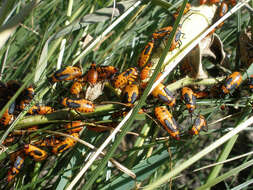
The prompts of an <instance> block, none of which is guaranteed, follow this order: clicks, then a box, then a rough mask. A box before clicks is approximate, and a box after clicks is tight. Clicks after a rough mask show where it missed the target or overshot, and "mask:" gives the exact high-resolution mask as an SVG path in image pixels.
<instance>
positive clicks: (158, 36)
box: [152, 26, 173, 40]
mask: <svg viewBox="0 0 253 190" xmlns="http://www.w3.org/2000/svg"><path fill="white" fill-rule="evenodd" d="M172 30H173V28H172V26H167V27H163V28H160V29H159V30H158V31H157V32H154V33H153V34H152V37H153V38H154V39H155V40H157V39H161V38H163V37H165V36H167V35H169V34H170V33H171V31H172Z"/></svg>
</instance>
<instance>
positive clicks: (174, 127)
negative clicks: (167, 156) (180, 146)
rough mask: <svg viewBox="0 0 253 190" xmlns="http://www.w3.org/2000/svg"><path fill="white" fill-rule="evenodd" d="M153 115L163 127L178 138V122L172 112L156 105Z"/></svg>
mask: <svg viewBox="0 0 253 190" xmlns="http://www.w3.org/2000/svg"><path fill="white" fill-rule="evenodd" d="M155 116H156V118H157V119H158V121H159V122H160V123H161V124H162V126H163V127H164V129H165V130H166V131H167V132H168V133H169V134H170V135H171V136H172V137H173V138H174V139H176V140H179V139H180V137H179V130H178V128H179V127H178V124H177V122H176V121H175V119H174V118H173V116H172V114H171V113H170V112H169V111H168V110H167V109H166V108H165V107H161V106H160V107H156V108H155Z"/></svg>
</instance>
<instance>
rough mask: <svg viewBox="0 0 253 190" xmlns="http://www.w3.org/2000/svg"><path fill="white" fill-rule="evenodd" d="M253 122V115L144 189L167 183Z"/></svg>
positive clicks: (147, 189) (148, 189)
mask: <svg viewBox="0 0 253 190" xmlns="http://www.w3.org/2000/svg"><path fill="white" fill-rule="evenodd" d="M252 123H253V117H250V118H249V119H248V120H246V121H245V122H243V123H242V124H240V125H238V126H237V127H235V128H234V129H233V130H232V131H230V132H228V133H227V134H226V135H224V136H223V137H221V138H220V139H218V140H217V141H215V142H214V143H212V144H211V145H209V146H208V147H206V148H205V149H203V150H202V151H200V152H198V153H197V154H195V155H194V156H193V157H192V158H190V159H188V160H187V161H185V162H184V163H182V164H181V165H180V166H178V167H176V168H175V169H173V170H172V171H171V172H169V173H167V174H165V175H164V176H163V177H162V178H160V179H159V180H157V181H156V182H154V183H153V184H151V185H149V186H147V187H146V188H144V189H145V190H150V189H155V188H157V187H158V186H160V185H161V184H163V183H165V182H166V181H168V180H170V179H171V178H172V177H174V176H176V175H177V174H179V173H180V172H181V171H183V170H184V169H186V168H188V167H189V166H190V165H192V164H193V163H195V162H197V161H198V160H199V159H201V158H202V157H203V156H205V155H207V154H208V153H209V152H211V151H213V150H214V149H216V148H217V147H219V146H220V145H222V144H223V143H225V142H226V141H227V140H229V139H230V138H231V137H233V136H234V135H236V134H238V133H239V132H241V131H242V130H244V129H245V128H246V127H248V126H249V125H251V124H252Z"/></svg>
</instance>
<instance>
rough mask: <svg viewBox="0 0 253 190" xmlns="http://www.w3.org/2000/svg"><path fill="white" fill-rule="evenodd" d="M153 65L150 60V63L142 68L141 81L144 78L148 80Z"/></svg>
mask: <svg viewBox="0 0 253 190" xmlns="http://www.w3.org/2000/svg"><path fill="white" fill-rule="evenodd" d="M152 66H153V65H152V63H151V62H149V63H148V64H146V66H145V67H143V69H142V70H141V73H140V79H141V81H144V80H146V79H147V78H149V77H150V73H151V70H152Z"/></svg>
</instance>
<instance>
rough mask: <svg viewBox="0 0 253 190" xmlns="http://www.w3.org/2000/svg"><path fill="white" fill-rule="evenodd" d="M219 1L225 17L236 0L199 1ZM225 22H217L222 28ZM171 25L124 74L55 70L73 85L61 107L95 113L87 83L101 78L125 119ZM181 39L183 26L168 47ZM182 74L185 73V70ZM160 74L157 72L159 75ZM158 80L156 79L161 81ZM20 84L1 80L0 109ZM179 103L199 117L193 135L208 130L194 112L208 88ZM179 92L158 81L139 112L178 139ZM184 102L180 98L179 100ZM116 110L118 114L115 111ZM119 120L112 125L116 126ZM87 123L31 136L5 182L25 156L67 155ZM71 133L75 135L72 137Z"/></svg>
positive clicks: (189, 91)
mask: <svg viewBox="0 0 253 190" xmlns="http://www.w3.org/2000/svg"><path fill="white" fill-rule="evenodd" d="M214 3H220V8H219V17H222V16H223V15H224V14H225V13H226V12H227V11H228V7H229V6H234V5H235V4H236V1H232V0H230V1H224V2H220V1H212V0H206V1H200V4H201V5H202V4H214ZM190 8H191V7H190V4H187V6H186V9H185V11H184V14H186V13H187V12H188V11H189V10H190ZM174 17H175V18H177V17H178V13H175V14H174ZM221 26H222V25H219V27H221ZM172 29H173V28H172V26H167V27H164V28H161V29H159V30H157V31H156V32H154V33H153V34H152V35H151V37H150V40H149V42H148V43H147V44H146V46H145V47H144V49H143V50H142V52H141V53H140V55H139V59H138V67H130V68H127V69H126V70H124V71H123V72H118V69H117V68H115V67H114V66H97V65H96V64H95V63H92V64H91V66H90V68H89V69H88V70H87V72H86V73H84V74H83V73H82V69H81V68H80V67H77V66H67V67H64V68H62V69H60V70H58V71H56V72H55V73H54V74H53V75H52V76H51V77H50V82H51V83H59V82H67V81H71V87H70V90H69V97H64V98H63V99H62V100H61V104H62V106H64V107H65V108H67V109H69V110H75V111H76V112H78V113H81V114H82V113H91V112H95V108H96V105H97V104H99V103H97V104H95V103H94V102H93V101H91V100H88V99H85V98H83V95H82V94H83V93H84V87H85V86H86V87H87V86H91V87H92V86H95V85H96V84H97V83H98V82H102V83H105V82H109V85H110V86H111V87H113V88H114V89H119V92H120V93H118V95H119V96H120V101H121V103H122V104H124V105H125V107H124V108H123V109H121V110H120V111H119V112H114V113H113V114H111V113H109V114H111V118H112V119H115V118H117V119H119V120H120V119H122V116H124V114H125V113H127V111H129V109H130V108H132V107H133V106H134V104H135V103H136V101H137V100H138V98H139V97H140V95H141V94H142V92H143V90H144V89H145V88H146V86H147V84H148V82H149V80H150V77H151V76H152V74H153V69H154V64H153V63H152V54H153V53H154V51H155V49H156V47H158V46H159V44H161V43H162V42H163V40H164V39H166V38H168V36H169V35H170V33H171V31H172ZM181 37H182V32H181V31H180V29H178V30H177V31H176V34H175V37H174V39H173V41H172V44H171V47H170V51H173V50H174V49H176V48H178V47H179V46H180V38H181ZM182 73H183V71H182ZM161 75H162V73H159V75H158V77H157V79H158V78H159V77H160V76H161ZM157 79H156V80H157ZM242 82H243V80H242V75H241V73H240V72H233V73H232V74H230V75H229V76H228V77H227V79H226V80H225V81H224V82H222V83H220V84H219V86H218V92H217V94H219V95H220V96H223V97H224V96H225V95H229V94H231V93H232V92H233V91H234V90H236V89H237V88H238V87H239V86H240V85H241V84H242ZM249 83H250V89H251V90H252V89H253V76H250V80H249ZM19 87H20V84H18V83H17V82H14V81H10V82H7V83H6V84H4V83H1V84H0V90H1V92H8V93H5V94H8V97H7V99H6V97H5V96H3V95H2V94H0V95H1V96H0V100H1V107H3V106H4V105H5V104H6V103H7V101H8V100H9V99H10V98H11V97H12V95H14V94H15V92H16V91H17V90H18V89H19ZM180 91H181V101H182V102H183V103H184V104H185V107H186V109H187V110H188V112H189V114H190V115H191V116H194V117H195V120H194V122H193V124H192V126H191V127H190V128H189V134H191V135H198V134H199V132H200V131H201V130H204V131H207V122H206V119H205V117H204V116H203V115H201V114H196V113H195V110H196V107H197V103H196V101H197V99H198V98H203V97H208V96H211V94H212V93H210V92H207V91H206V92H194V90H193V88H190V87H183V88H182V89H181V90H180ZM175 94H176V93H174V94H173V93H172V92H171V91H170V90H169V89H168V88H167V87H166V85H165V82H164V81H162V82H160V83H159V84H158V85H157V86H156V87H155V89H154V90H153V91H152V92H151V96H152V97H153V98H154V99H152V98H151V100H150V99H148V100H147V105H149V106H147V107H145V108H144V109H142V110H141V111H140V112H139V113H145V114H148V112H149V113H151V114H153V115H154V116H155V119H154V120H156V121H158V122H159V123H160V124H161V126H162V127H163V128H164V129H165V130H166V131H167V132H168V133H169V135H170V136H171V137H172V138H173V139H176V140H180V136H181V132H180V126H179V125H178V123H177V121H176V119H175V118H174V117H173V110H174V109H175V106H176V105H177V98H176V96H175ZM33 98H34V89H33V87H32V86H29V87H28V88H26V89H25V90H23V92H22V93H21V95H20V96H19V97H18V98H17V99H16V101H15V102H13V103H12V104H11V105H10V106H9V108H8V109H7V110H6V111H5V112H4V114H3V116H2V117H1V119H0V124H1V126H8V125H10V124H11V123H12V122H13V120H14V118H15V115H17V113H19V112H21V111H23V110H24V109H26V107H27V106H28V105H29V104H30V103H31V101H32V100H33ZM179 101H180V100H179ZM150 104H155V106H154V108H150ZM55 111H56V109H55V108H53V107H51V106H46V105H33V106H31V107H30V108H29V109H28V110H27V113H28V114H30V115H35V114H38V115H45V114H51V113H53V112H55ZM116 113H120V114H119V115H117V114H116ZM114 124H115V123H113V126H114ZM85 125H86V124H85V122H83V121H82V120H78V121H71V122H70V123H67V124H64V125H63V129H64V130H65V131H66V133H67V134H69V136H67V137H64V138H63V137H60V136H57V135H51V136H46V137H45V138H44V137H43V138H40V137H38V136H35V137H33V138H32V139H29V141H30V142H29V143H25V144H24V145H22V147H21V148H20V149H18V150H17V151H15V152H14V153H12V154H11V155H10V161H11V163H12V167H11V168H10V169H9V170H8V174H7V177H6V181H7V182H11V181H12V180H13V179H14V177H15V176H16V175H17V174H18V173H19V172H20V170H21V168H22V166H23V164H24V160H25V159H26V157H30V158H32V159H33V160H35V161H38V162H40V161H43V160H45V159H46V158H47V157H48V156H49V152H48V150H51V152H52V154H55V155H57V154H59V153H63V152H64V151H66V150H69V149H70V148H72V147H73V146H74V145H75V144H76V142H77V140H76V139H78V138H79V132H80V131H82V129H83V128H84V126H85ZM87 128H88V129H92V130H95V131H96V132H101V131H104V130H103V129H101V128H100V129H99V128H97V129H96V128H91V127H87ZM39 129H40V126H30V127H29V128H26V130H14V131H13V132H11V133H10V134H9V136H8V137H7V138H6V139H5V141H4V142H3V145H5V146H9V145H12V144H13V143H15V141H16V139H17V138H18V137H22V136H24V135H27V134H29V135H30V134H32V133H34V132H36V131H38V130H39ZM72 137H73V138H72Z"/></svg>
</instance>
